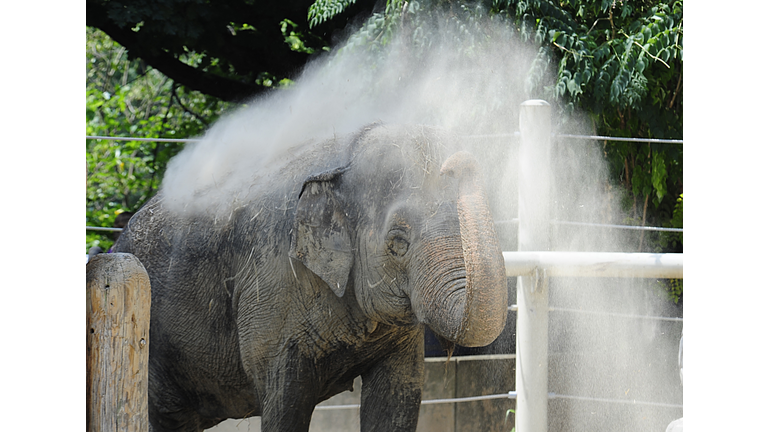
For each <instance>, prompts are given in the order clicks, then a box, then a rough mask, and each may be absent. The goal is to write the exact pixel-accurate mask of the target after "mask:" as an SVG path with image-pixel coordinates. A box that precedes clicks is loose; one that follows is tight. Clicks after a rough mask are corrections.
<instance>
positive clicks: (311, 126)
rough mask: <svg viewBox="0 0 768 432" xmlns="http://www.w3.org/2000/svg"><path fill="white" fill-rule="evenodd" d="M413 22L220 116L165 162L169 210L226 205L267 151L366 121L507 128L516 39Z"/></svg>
mask: <svg viewBox="0 0 768 432" xmlns="http://www.w3.org/2000/svg"><path fill="white" fill-rule="evenodd" d="M405 27H406V28H407V27H408V26H405ZM418 31H422V32H429V38H422V39H419V38H418V37H414V36H413V35H411V34H406V35H404V36H403V37H402V38H401V39H398V38H395V40H394V41H393V42H391V43H390V44H388V45H387V46H386V47H384V48H382V49H381V50H380V51H379V50H376V51H374V50H371V49H369V48H366V47H359V46H358V47H347V48H345V49H341V50H337V51H336V52H334V53H333V54H329V55H326V56H324V57H322V58H319V59H318V60H316V61H315V62H313V63H312V64H310V65H309V66H308V67H307V68H306V69H305V71H304V72H303V73H302V75H301V76H300V77H299V78H298V79H297V80H296V82H295V83H294V85H293V86H292V87H290V88H289V89H283V90H277V91H275V92H273V93H272V94H269V95H267V96H264V97H260V98H257V99H255V100H253V101H251V102H250V103H249V104H248V107H247V108H244V109H241V110H239V111H237V112H234V113H232V114H230V115H228V116H226V117H225V118H222V119H221V120H220V121H219V122H217V123H216V124H215V125H214V126H213V127H211V128H210V130H208V131H207V132H206V134H205V135H204V136H203V137H202V142H199V143H195V144H190V145H188V146H187V148H185V150H184V151H182V152H181V153H180V154H179V155H178V156H176V157H175V158H174V159H173V160H172V161H171V163H170V164H169V166H168V170H167V172H166V175H165V178H164V181H163V184H162V187H161V190H162V193H163V194H164V195H165V197H166V202H167V203H169V204H170V205H171V206H172V208H174V209H176V210H181V209H187V210H206V209H208V210H210V209H218V210H221V211H225V210H226V209H227V208H228V207H229V206H230V205H231V204H232V203H234V202H237V200H242V199H243V198H244V191H247V189H248V187H249V186H250V185H251V184H253V182H254V181H255V179H256V177H257V176H258V175H260V173H264V172H265V169H267V168H268V167H269V166H270V165H269V161H270V160H272V159H273V158H274V157H276V156H278V155H280V154H282V153H283V152H285V151H290V150H288V149H290V148H291V147H294V146H296V145H299V144H301V143H303V142H306V141H307V140H313V141H317V140H322V139H326V138H329V137H332V136H334V134H336V135H340V134H344V133H349V132H353V131H355V130H358V129H359V128H361V127H363V126H364V125H366V124H369V123H371V122H374V121H382V122H387V123H409V124H413V123H421V124H429V125H433V126H438V127H443V128H446V129H450V130H453V131H455V132H458V133H462V134H479V133H483V134H487V133H492V132H512V131H514V130H515V129H516V128H517V117H516V115H517V114H516V113H517V109H518V106H519V105H520V103H521V102H522V101H523V100H525V95H524V91H523V89H524V81H525V76H526V73H527V70H528V68H529V66H530V60H531V59H532V53H531V52H530V51H529V50H527V49H525V48H524V47H523V46H522V44H521V43H518V42H517V40H518V39H519V38H518V37H517V36H516V35H514V34H512V32H511V31H510V30H509V28H507V27H505V26H502V25H499V23H497V22H491V21H490V20H488V21H482V22H479V21H478V22H475V25H474V26H464V25H461V23H458V22H456V21H455V20H453V21H452V20H435V21H434V22H433V23H432V25H430V26H427V25H422V26H421V28H420V29H419V30H418ZM419 41H421V42H422V45H419Z"/></svg>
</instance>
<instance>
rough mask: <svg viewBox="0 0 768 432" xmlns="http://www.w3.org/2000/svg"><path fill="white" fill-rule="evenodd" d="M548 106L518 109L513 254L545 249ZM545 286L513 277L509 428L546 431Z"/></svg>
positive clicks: (537, 278)
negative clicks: (512, 406) (511, 422)
mask: <svg viewBox="0 0 768 432" xmlns="http://www.w3.org/2000/svg"><path fill="white" fill-rule="evenodd" d="M550 130H551V126H550V106H549V104H548V103H547V102H545V101H542V100H529V101H526V102H523V104H522V105H521V106H520V153H519V156H518V159H519V163H520V171H519V181H518V214H519V222H518V250H519V251H542V252H545V251H548V250H549V247H550V239H549V223H550V212H549V207H550V202H551V198H550V190H549V189H550V181H551V176H550V167H549V164H550V153H551V152H550V145H551V144H550V133H551V132H550ZM548 334H549V288H548V276H547V274H546V273H545V272H541V271H538V270H537V271H535V272H534V275H532V276H519V277H518V279H517V341H516V346H517V357H516V368H515V390H516V391H517V409H516V411H515V430H517V431H518V432H546V430H547V403H548V394H547V385H548V367H547V366H548V360H547V355H548V353H547V351H548V344H549V342H548Z"/></svg>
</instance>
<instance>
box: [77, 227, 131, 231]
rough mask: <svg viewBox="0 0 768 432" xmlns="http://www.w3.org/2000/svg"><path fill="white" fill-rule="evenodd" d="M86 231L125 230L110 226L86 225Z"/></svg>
mask: <svg viewBox="0 0 768 432" xmlns="http://www.w3.org/2000/svg"><path fill="white" fill-rule="evenodd" d="M85 230H86V231H112V232H123V229H122V228H109V227H95V226H86V227H85Z"/></svg>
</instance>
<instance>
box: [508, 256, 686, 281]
mask: <svg viewBox="0 0 768 432" xmlns="http://www.w3.org/2000/svg"><path fill="white" fill-rule="evenodd" d="M503 254H504V265H505V267H506V269H507V276H534V277H538V278H546V277H640V278H661V279H681V278H682V277H683V254H655V253H624V252H503Z"/></svg>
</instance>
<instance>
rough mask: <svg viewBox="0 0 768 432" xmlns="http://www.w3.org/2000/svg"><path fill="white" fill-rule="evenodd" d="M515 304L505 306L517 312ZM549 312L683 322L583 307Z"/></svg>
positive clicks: (671, 318) (556, 308)
mask: <svg viewBox="0 0 768 432" xmlns="http://www.w3.org/2000/svg"><path fill="white" fill-rule="evenodd" d="M517 309H518V308H517V305H516V304H514V305H511V306H509V307H507V310H508V311H510V312H517ZM548 310H549V311H550V312H573V313H583V314H589V315H607V316H614V317H619V318H636V319H649V320H658V321H671V322H683V319H682V318H678V317H663V316H651V315H635V314H622V313H616V312H601V311H590V310H583V309H568V308H559V307H553V306H550V307H549V308H548Z"/></svg>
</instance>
